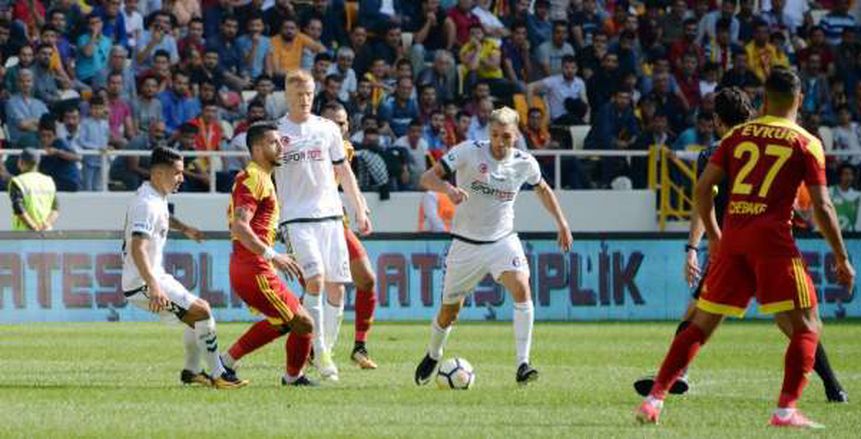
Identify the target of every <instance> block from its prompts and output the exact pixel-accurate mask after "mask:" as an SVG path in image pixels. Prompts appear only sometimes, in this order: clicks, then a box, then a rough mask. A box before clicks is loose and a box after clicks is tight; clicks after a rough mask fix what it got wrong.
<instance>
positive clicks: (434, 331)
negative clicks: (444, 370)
mask: <svg viewBox="0 0 861 439" xmlns="http://www.w3.org/2000/svg"><path fill="white" fill-rule="evenodd" d="M450 333H451V325H448V326H447V327H445V328H443V327H441V326H440V324H439V321H438V318H437V317H434V319H433V322H431V337H430V343H429V344H428V355H430V357H431V358H432V359H434V360H437V361H438V360H439V359H440V358H442V351H443V348H444V347H445V342H446V340H447V339H448V335H449V334H450Z"/></svg>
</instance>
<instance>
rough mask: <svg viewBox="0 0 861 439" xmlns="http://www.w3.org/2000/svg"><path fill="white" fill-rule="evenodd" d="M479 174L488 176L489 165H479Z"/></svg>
mask: <svg viewBox="0 0 861 439" xmlns="http://www.w3.org/2000/svg"><path fill="white" fill-rule="evenodd" d="M478 172H479V173H480V174H487V163H479V164H478Z"/></svg>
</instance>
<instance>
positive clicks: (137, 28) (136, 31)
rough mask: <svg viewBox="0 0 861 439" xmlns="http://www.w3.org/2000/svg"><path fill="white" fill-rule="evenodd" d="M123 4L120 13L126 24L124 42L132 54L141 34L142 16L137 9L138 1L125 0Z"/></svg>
mask: <svg viewBox="0 0 861 439" xmlns="http://www.w3.org/2000/svg"><path fill="white" fill-rule="evenodd" d="M123 3H124V6H123V8H122V10H121V13H122V15H123V21H124V22H125V24H126V42H127V44H128V47H129V49H130V51H131V52H132V53H134V52H135V49H136V48H137V43H138V41H139V40H140V37H141V34H142V33H143V15H141V13H140V12H139V11H138V9H137V8H138V0H125V2H123Z"/></svg>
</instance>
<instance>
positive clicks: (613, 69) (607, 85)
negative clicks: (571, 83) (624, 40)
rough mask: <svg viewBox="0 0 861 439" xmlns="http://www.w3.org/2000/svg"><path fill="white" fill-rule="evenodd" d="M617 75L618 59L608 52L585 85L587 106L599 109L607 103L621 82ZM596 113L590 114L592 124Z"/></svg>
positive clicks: (619, 76)
mask: <svg viewBox="0 0 861 439" xmlns="http://www.w3.org/2000/svg"><path fill="white" fill-rule="evenodd" d="M621 79H622V78H621V75H620V74H619V57H618V56H617V55H616V54H615V53H611V52H608V53H606V54H604V58H602V60H601V68H599V69H598V70H596V71H595V73H594V74H593V75H592V76H590V77H589V80H588V82H587V83H586V95H587V96H588V98H589V105H591V106H592V108H596V109H600V108H602V107H603V106H604V105H605V104H606V103H607V102H609V101H610V97H611V96H612V94H613V91H614V90H615V89H616V88H618V85H619V81H621ZM596 114H597V112H592V116H593V122H594V117H595V115H596Z"/></svg>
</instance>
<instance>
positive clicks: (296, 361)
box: [284, 332, 311, 377]
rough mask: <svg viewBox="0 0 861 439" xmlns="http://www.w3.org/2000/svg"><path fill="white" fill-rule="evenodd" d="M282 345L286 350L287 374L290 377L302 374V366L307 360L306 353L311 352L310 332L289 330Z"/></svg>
mask: <svg viewBox="0 0 861 439" xmlns="http://www.w3.org/2000/svg"><path fill="white" fill-rule="evenodd" d="M284 347H285V350H286V351H287V375H290V376H291V377H298V376H299V375H302V368H304V367H305V362H306V361H308V355H309V354H310V353H311V334H297V333H295V332H291V333H290V335H288V336H287V342H286V343H285V345H284Z"/></svg>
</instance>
